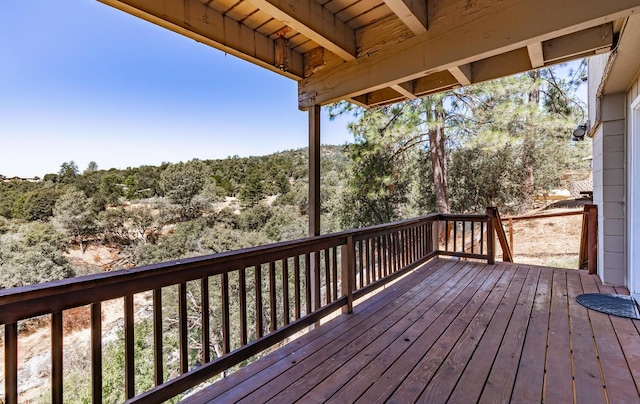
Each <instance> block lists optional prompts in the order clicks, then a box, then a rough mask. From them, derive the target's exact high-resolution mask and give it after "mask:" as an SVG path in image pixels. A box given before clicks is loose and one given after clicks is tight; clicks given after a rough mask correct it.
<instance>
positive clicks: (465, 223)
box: [461, 221, 467, 252]
mask: <svg viewBox="0 0 640 404" xmlns="http://www.w3.org/2000/svg"><path fill="white" fill-rule="evenodd" d="M466 230H467V222H465V221H463V222H462V247H461V248H462V252H466V251H465V245H466V238H465V233H466Z"/></svg>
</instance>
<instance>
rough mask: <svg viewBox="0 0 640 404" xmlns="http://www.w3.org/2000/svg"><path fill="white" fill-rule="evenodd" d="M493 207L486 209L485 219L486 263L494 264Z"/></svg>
mask: <svg viewBox="0 0 640 404" xmlns="http://www.w3.org/2000/svg"><path fill="white" fill-rule="evenodd" d="M494 209H495V208H492V207H488V208H487V210H486V215H487V216H488V219H487V264H494V263H495V262H496V250H495V248H494V246H493V245H494V241H495V231H494V230H493V223H494Z"/></svg>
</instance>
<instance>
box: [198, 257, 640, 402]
mask: <svg viewBox="0 0 640 404" xmlns="http://www.w3.org/2000/svg"><path fill="white" fill-rule="evenodd" d="M598 291H600V292H605V293H616V292H617V293H627V291H626V290H614V289H613V288H611V287H606V286H603V285H602V284H601V283H600V282H599V280H598V278H596V277H595V276H593V275H588V274H587V273H586V272H585V271H577V270H565V269H553V268H545V267H537V266H529V265H518V264H497V265H487V264H483V263H469V262H466V261H453V260H447V259H436V260H432V261H430V262H428V263H427V264H425V265H424V266H422V267H421V268H419V269H417V270H415V271H414V272H413V273H411V274H409V275H408V276H407V277H405V278H403V279H402V280H400V281H399V282H398V283H396V284H394V285H392V286H390V287H388V288H387V289H386V290H384V291H382V292H380V293H378V294H377V295H375V296H374V297H372V298H369V299H367V300H364V301H363V302H360V303H359V304H358V305H357V306H355V307H354V313H353V314H350V315H341V316H339V317H338V318H336V319H334V320H332V321H330V322H328V323H327V324H324V325H322V326H320V327H318V328H316V329H315V330H313V331H311V332H310V333H308V334H306V335H304V336H303V337H301V338H299V339H297V340H295V341H294V342H291V343H289V344H287V345H285V346H284V347H282V348H280V349H278V350H276V351H275V352H273V353H271V354H269V355H268V356H265V357H263V358H262V359H260V360H258V361H256V362H254V363H252V364H251V365H248V366H246V367H244V368H242V369H241V370H239V371H237V372H235V373H234V374H232V375H231V376H229V377H227V378H225V379H223V380H220V381H218V382H216V383H214V384H213V385H211V386H209V387H208V388H206V389H204V390H202V391H200V392H198V393H196V394H195V395H193V396H191V397H190V398H188V399H186V400H185V401H186V402H189V403H206V402H212V403H213V402H216V403H218V402H224V403H227V402H247V403H248V402H251V403H254V402H273V403H293V402H297V401H300V402H314V403H315V402H336V403H347V402H362V403H367V404H370V403H374V402H375V403H378V402H429V403H443V402H452V403H461V402H515V403H522V402H536V403H540V402H543V401H544V402H546V403H569V402H578V403H607V402H610V403H637V402H640V394H639V390H638V386H640V334H639V333H638V329H639V328H640V322H638V321H632V320H629V319H625V318H618V317H613V316H608V315H605V314H602V313H598V312H594V311H591V310H587V309H585V308H583V307H582V306H580V305H579V304H578V303H577V302H576V300H575V296H576V295H579V294H581V293H587V292H598Z"/></svg>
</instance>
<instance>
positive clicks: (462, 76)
mask: <svg viewBox="0 0 640 404" xmlns="http://www.w3.org/2000/svg"><path fill="white" fill-rule="evenodd" d="M449 72H450V73H451V74H452V75H453V77H455V78H456V80H458V83H460V85H463V86H468V85H469V84H471V65H470V64H466V65H462V66H453V67H450V68H449Z"/></svg>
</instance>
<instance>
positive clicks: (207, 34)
mask: <svg viewBox="0 0 640 404" xmlns="http://www.w3.org/2000/svg"><path fill="white" fill-rule="evenodd" d="M98 1H100V2H102V3H104V4H107V5H110V6H112V7H115V8H117V9H119V10H122V11H124V12H126V13H129V14H131V15H135V16H136V17H139V18H142V19H144V20H147V21H149V22H152V23H154V24H157V25H159V26H161V27H164V28H167V29H170V30H172V31H174V32H177V33H179V34H181V35H184V36H186V37H189V38H191V39H194V40H196V41H198V42H202V43H204V44H207V45H209V46H212V47H214V48H216V49H219V50H221V51H223V52H226V53H228V54H231V55H234V56H237V57H239V58H241V59H244V60H247V61H249V62H252V63H255V64H257V65H259V66H261V67H264V68H267V69H269V70H272V71H274V72H277V73H280V74H282V75H284V76H286V77H289V78H291V79H294V80H300V79H301V78H302V77H303V63H302V55H300V54H299V53H297V52H292V54H291V60H290V61H289V65H288V70H287V71H284V72H283V71H281V70H279V69H278V68H277V67H276V66H275V44H274V41H273V40H272V39H270V38H268V37H267V36H265V35H262V34H260V33H258V32H256V31H254V30H253V29H251V28H249V27H247V26H245V25H242V24H240V23H239V22H237V21H235V20H233V19H231V18H229V17H226V16H224V15H222V14H220V13H219V12H217V11H215V10H214V9H212V8H210V7H207V6H205V5H204V4H202V3H201V2H199V1H198V0H180V1H156V0H98ZM114 28H117V27H114Z"/></svg>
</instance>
